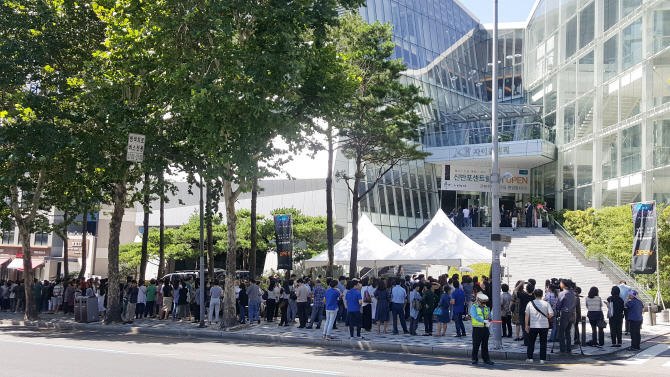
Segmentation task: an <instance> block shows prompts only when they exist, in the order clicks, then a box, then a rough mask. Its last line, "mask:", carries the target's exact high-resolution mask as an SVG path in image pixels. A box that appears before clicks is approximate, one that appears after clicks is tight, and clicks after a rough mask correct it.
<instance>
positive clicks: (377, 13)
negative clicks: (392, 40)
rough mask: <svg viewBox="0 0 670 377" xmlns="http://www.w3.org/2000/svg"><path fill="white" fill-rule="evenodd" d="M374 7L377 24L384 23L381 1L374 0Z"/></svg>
mask: <svg viewBox="0 0 670 377" xmlns="http://www.w3.org/2000/svg"><path fill="white" fill-rule="evenodd" d="M375 5H376V6H377V7H376V9H375V16H377V19H378V20H379V22H381V23H385V22H386V20H384V6H383V0H375Z"/></svg>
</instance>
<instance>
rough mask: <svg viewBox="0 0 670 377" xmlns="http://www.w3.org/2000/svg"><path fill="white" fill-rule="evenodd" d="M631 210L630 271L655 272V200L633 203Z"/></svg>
mask: <svg viewBox="0 0 670 377" xmlns="http://www.w3.org/2000/svg"><path fill="white" fill-rule="evenodd" d="M630 207H631V210H632V211H633V224H634V228H633V232H634V233H633V258H632V260H631V272H632V273H634V274H653V273H656V253H657V251H658V245H657V244H656V239H657V238H656V231H657V230H656V201H655V200H654V201H651V202H644V203H634V204H631V205H630Z"/></svg>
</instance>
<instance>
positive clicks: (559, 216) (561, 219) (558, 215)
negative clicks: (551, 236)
mask: <svg viewBox="0 0 670 377" xmlns="http://www.w3.org/2000/svg"><path fill="white" fill-rule="evenodd" d="M568 211H569V210H567V209H565V208H563V209H561V210H558V211H551V216H552V217H553V218H554V220H556V221H557V222H558V223H559V224H561V225H564V223H565V213H566V212H568Z"/></svg>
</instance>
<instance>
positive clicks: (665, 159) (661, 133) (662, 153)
mask: <svg viewBox="0 0 670 377" xmlns="http://www.w3.org/2000/svg"><path fill="white" fill-rule="evenodd" d="M665 165H670V119H657V120H655V121H654V167H659V166H665ZM654 178H656V176H655V175H654ZM669 184H670V182H669ZM667 191H668V192H670V186H669V187H668V188H667ZM664 203H669V202H664Z"/></svg>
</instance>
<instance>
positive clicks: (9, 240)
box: [2, 224, 15, 245]
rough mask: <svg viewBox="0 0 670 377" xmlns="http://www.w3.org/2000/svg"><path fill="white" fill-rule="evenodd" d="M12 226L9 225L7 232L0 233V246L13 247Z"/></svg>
mask: <svg viewBox="0 0 670 377" xmlns="http://www.w3.org/2000/svg"><path fill="white" fill-rule="evenodd" d="M14 227H15V226H14V224H12V225H11V227H10V228H9V230H7V231H5V232H2V244H3V245H13V244H14Z"/></svg>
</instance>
